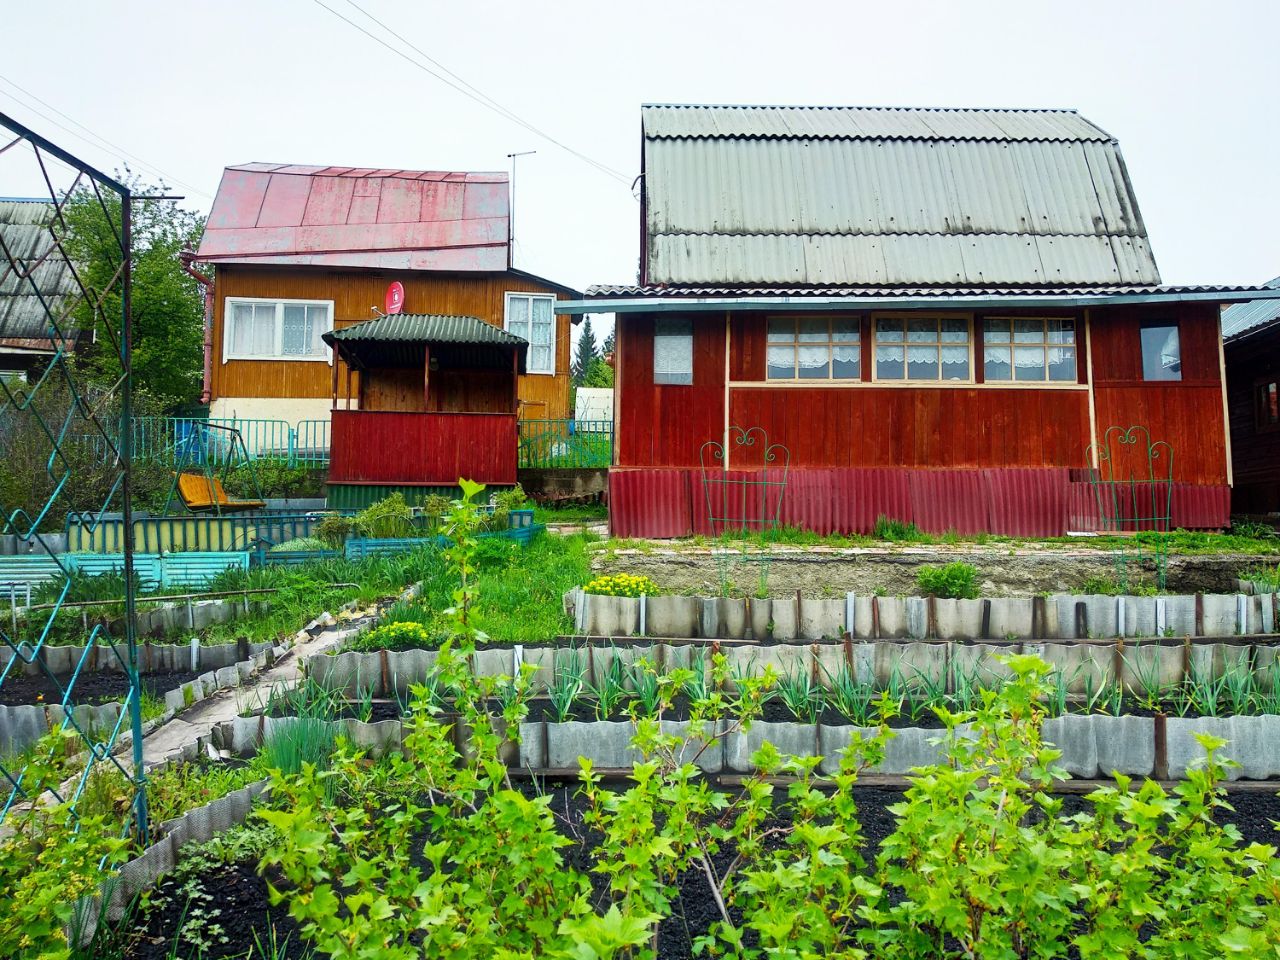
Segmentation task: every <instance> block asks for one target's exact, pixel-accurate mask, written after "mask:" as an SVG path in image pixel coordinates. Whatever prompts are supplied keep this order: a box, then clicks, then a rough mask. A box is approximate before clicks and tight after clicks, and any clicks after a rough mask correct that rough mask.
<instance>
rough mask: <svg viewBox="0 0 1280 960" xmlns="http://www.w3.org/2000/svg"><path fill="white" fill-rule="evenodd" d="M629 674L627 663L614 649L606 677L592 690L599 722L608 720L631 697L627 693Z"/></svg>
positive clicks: (605, 672)
mask: <svg viewBox="0 0 1280 960" xmlns="http://www.w3.org/2000/svg"><path fill="white" fill-rule="evenodd" d="M628 673H629V671H628V669H627V664H626V662H625V661H624V660H623V659H622V655H621V654H620V653H618V650H617V648H614V650H613V656H612V657H610V658H609V666H607V667H606V668H605V671H604V676H603V677H601V678H600V682H599V683H596V684H592V685H591V688H590V691H591V697H592V699H593V700H595V702H596V719H597V720H608V719H609V718H610V717H611V716H613V715H614V714H615V713H616V712H617V711H618V708H619V707H621V706H622V704H623V703H624V702H625V701H626V699H627V697H628V696H629V695H630V694H629V693H628V691H627V675H628Z"/></svg>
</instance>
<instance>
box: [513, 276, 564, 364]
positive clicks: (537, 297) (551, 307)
mask: <svg viewBox="0 0 1280 960" xmlns="http://www.w3.org/2000/svg"><path fill="white" fill-rule="evenodd" d="M555 302H556V298H555V297H553V296H544V295H542V294H529V293H508V294H507V333H514V334H515V335H516V336H517V337H524V339H526V340H528V341H529V355H528V357H527V358H526V360H525V369H526V370H527V371H528V372H529V373H555V372H556V315H555Z"/></svg>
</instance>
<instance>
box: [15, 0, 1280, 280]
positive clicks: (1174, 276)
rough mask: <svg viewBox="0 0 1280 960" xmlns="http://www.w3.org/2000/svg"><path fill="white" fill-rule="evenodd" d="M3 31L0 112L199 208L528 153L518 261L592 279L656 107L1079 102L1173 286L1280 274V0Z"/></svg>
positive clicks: (746, 6)
mask: <svg viewBox="0 0 1280 960" xmlns="http://www.w3.org/2000/svg"><path fill="white" fill-rule="evenodd" d="M321 2H323V3H324V4H327V5H328V6H329V7H332V8H333V10H334V11H337V12H338V13H341V14H342V15H343V16H345V17H348V18H349V19H350V20H351V21H353V22H354V23H356V24H359V25H360V26H361V27H364V28H365V29H367V30H369V31H370V32H371V33H373V34H375V35H377V36H381V37H383V38H384V39H386V40H387V42H388V43H390V44H391V45H393V46H395V47H397V48H398V49H401V50H403V51H404V52H405V53H406V54H407V55H408V56H409V57H411V58H413V59H414V60H417V61H419V62H421V63H423V64H424V65H426V66H428V67H430V69H432V70H434V71H436V72H437V73H441V72H442V71H441V70H440V68H439V67H437V66H434V65H432V64H430V63H429V62H427V61H426V60H425V59H424V58H423V56H422V54H420V53H417V52H414V51H413V50H411V49H409V48H408V47H407V46H404V44H403V43H401V42H400V41H404V42H407V43H410V44H413V45H414V46H416V47H418V48H419V49H420V50H421V51H422V52H423V53H425V54H426V55H428V56H429V57H431V58H434V59H435V60H436V61H438V63H439V64H442V65H443V66H444V67H445V68H447V69H448V70H449V71H452V72H453V73H454V74H456V75H457V76H458V77H460V78H462V80H463V81H465V83H467V84H470V85H471V86H472V87H474V88H476V89H478V90H479V91H481V92H482V93H483V94H484V95H487V96H488V97H490V98H492V99H493V100H496V101H498V102H499V103H500V104H502V106H503V107H505V108H507V109H509V110H510V111H511V112H513V113H515V114H516V115H518V116H519V117H521V118H522V119H523V120H525V121H526V122H527V123H529V124H530V125H532V126H534V127H537V128H538V129H540V130H542V131H545V132H546V133H547V134H549V135H550V136H551V137H554V138H555V139H556V140H559V141H560V142H561V143H563V144H565V145H567V146H568V147H570V148H572V149H573V150H575V151H578V152H580V153H581V154H585V155H586V156H588V157H590V158H591V159H592V160H593V161H594V162H595V163H597V164H600V165H603V166H605V167H608V168H610V169H612V170H613V171H616V172H617V174H618V176H616V177H615V176H611V175H609V174H607V173H604V172H602V171H601V170H600V169H598V168H597V167H596V166H593V165H592V164H589V163H587V162H585V161H583V160H582V159H579V158H578V157H576V156H574V155H573V154H571V153H569V152H567V151H566V150H565V149H562V148H561V147H558V146H556V145H555V144H554V143H552V142H550V141H549V140H547V139H545V138H543V137H541V136H539V135H538V134H536V133H534V132H532V131H530V130H528V129H525V128H523V127H521V126H520V125H519V124H517V123H516V122H514V121H512V120H510V119H507V118H504V117H502V116H499V115H498V114H496V113H494V112H492V111H491V110H489V109H486V108H485V107H482V106H480V105H478V104H477V103H476V102H475V101H474V100H472V99H468V98H467V97H465V96H463V95H462V94H460V93H459V92H457V91H456V90H454V89H450V87H448V86H446V85H445V84H444V83H442V82H441V81H440V80H438V79H436V78H435V77H432V76H430V75H429V74H428V73H426V72H424V71H423V70H421V69H418V68H417V67H415V66H413V65H412V64H411V63H409V62H407V61H406V60H405V59H402V58H401V57H399V56H397V55H396V54H394V53H392V52H390V51H389V50H388V49H387V48H386V47H384V46H381V45H380V44H379V43H377V42H376V41H375V40H373V39H371V38H370V37H368V36H365V35H364V34H362V33H360V32H359V31H358V30H357V29H356V28H355V27H354V26H352V25H351V24H348V23H345V22H343V21H342V20H340V19H338V17H336V16H335V15H334V14H333V13H331V12H329V11H327V10H326V9H324V8H323V7H322V6H321ZM356 4H359V6H356ZM362 9H363V10H365V11H368V12H369V13H371V14H373V15H374V16H375V17H377V18H378V19H379V20H382V21H383V22H384V23H385V24H386V25H387V26H389V27H390V28H392V30H393V34H390V35H389V34H387V33H385V32H384V31H383V30H382V28H381V27H379V26H378V25H377V24H376V23H374V22H373V21H372V20H370V19H368V18H366V17H365V16H364V14H363V13H362V12H361V10H362ZM0 29H2V32H3V34H4V37H5V43H4V51H5V53H4V57H3V59H2V60H0V110H2V111H3V112H5V113H9V114H10V115H12V116H14V117H16V118H17V119H19V120H22V121H23V122H26V123H27V124H28V125H30V126H31V127H33V128H34V129H36V130H37V131H38V132H41V133H43V134H45V135H47V136H48V137H49V138H50V139H53V140H55V141H57V142H59V143H61V144H64V145H65V146H66V147H67V148H68V149H70V150H71V151H72V152H73V153H77V154H79V155H80V156H82V157H83V158H84V159H86V160H88V161H90V162H93V163H96V164H99V165H101V166H102V167H104V168H106V169H113V168H116V167H118V166H119V165H120V164H121V163H122V162H124V161H125V160H128V159H129V158H127V157H122V156H121V155H120V152H119V151H118V150H116V149H111V148H104V147H103V145H102V144H101V143H100V142H94V140H93V138H92V137H91V136H89V135H88V134H84V132H83V131H82V130H81V129H80V128H79V127H77V126H76V125H75V124H74V123H73V122H71V121H72V120H73V121H75V122H76V123H79V124H83V125H84V126H85V127H87V128H88V129H89V130H91V131H93V133H94V134H96V135H97V136H98V137H101V138H105V139H106V140H109V141H111V142H112V143H114V144H117V145H119V147H122V148H123V149H124V150H126V151H128V153H130V154H133V155H134V156H136V157H139V158H141V159H142V160H144V161H146V163H147V164H148V165H149V166H147V167H143V166H141V165H139V164H137V163H136V162H133V161H130V162H131V163H133V165H134V166H135V168H136V169H138V170H139V172H142V173H144V174H148V175H151V176H154V175H155V170H157V169H158V170H160V171H163V172H164V173H165V174H166V175H167V176H168V178H169V181H170V185H171V186H172V187H173V188H174V189H175V190H177V191H180V192H183V193H185V194H186V195H187V201H186V202H187V203H188V205H190V206H193V207H197V208H200V209H203V210H207V209H208V204H209V202H210V200H211V198H212V194H213V193H214V191H215V189H216V187H217V184H218V179H219V176H220V174H221V170H222V168H223V167H224V166H226V165H229V164H236V163H245V162H248V161H281V162H292V163H308V164H343V165H353V166H368V167H406V168H422V169H450V170H504V169H508V164H509V161H508V159H507V156H506V155H507V154H508V153H512V152H516V151H525V150H536V151H537V153H536V154H534V155H533V156H528V157H522V158H520V160H519V167H518V170H517V177H516V242H517V247H516V253H515V257H516V265H517V266H519V267H522V268H524V269H526V270H530V271H532V272H534V273H539V274H543V275H545V276H547V277H550V278H552V279H555V280H558V281H560V282H563V283H567V284H570V285H575V286H578V287H580V288H581V287H585V286H586V285H588V284H592V283H629V282H634V281H635V278H636V264H637V256H638V239H639V223H638V217H639V206H638V204H637V202H636V201H635V199H634V197H633V194H632V190H631V181H632V180H633V178H634V177H635V175H636V174H637V172H638V168H639V153H640V143H639V132H640V113H639V107H640V104H641V103H644V102H687V103H712V102H720V103H800V104H859V105H877V106H879V105H890V106H903V105H909V106H954V107H961V106H966V107H968V106H979V107H989V106H1004V107H1009V106H1018V107H1075V108H1077V109H1079V110H1080V111H1081V112H1082V113H1083V114H1084V115H1085V116H1086V117H1088V118H1089V119H1090V120H1092V121H1093V122H1095V123H1097V124H1098V125H1099V126H1101V127H1103V128H1104V129H1106V130H1107V131H1109V132H1110V133H1111V134H1112V135H1113V136H1115V137H1117V138H1118V139H1119V141H1120V144H1121V147H1122V148H1123V151H1124V156H1125V159H1126V161H1127V163H1128V167H1129V173H1130V176H1131V178H1132V180H1133V184H1134V188H1135V190H1136V191H1137V195H1138V200H1139V203H1140V205H1141V208H1142V213H1143V216H1144V218H1145V220H1146V224H1147V229H1148V231H1149V233H1150V236H1151V241H1152V246H1153V248H1154V251H1155V255H1156V259H1157V262H1158V263H1159V265H1160V269H1161V273H1162V276H1163V279H1164V281H1165V282H1166V283H1257V282H1261V281H1265V280H1267V279H1269V278H1271V277H1274V276H1276V275H1277V274H1280V230H1278V229H1277V225H1280V184H1278V180H1280V96H1277V93H1278V90H1277V87H1278V86H1280V68H1278V67H1277V47H1276V42H1277V38H1278V37H1280V2H1276V0H1247V2H1246V0H1238V2H1236V0H1217V2H1214V3H1204V2H1198V3H1191V2H1182V0H1163V2H1155V0H1151V2H1124V0H1107V2H1094V0H1075V2H1072V3H1069V4H1068V3H1039V2H1034V0H1016V2H999V3H996V2H992V3H981V2H973V3H959V2H957V3H947V2H940V0H939V2H903V0H889V2H884V0H881V2H877V3H858V2H846V3H825V4H816V3H814V4H806V3H797V2H791V3H777V2H771V3H760V2H737V3H697V2H692V0H685V2H659V0H650V2H646V3H636V4H630V3H616V2H614V3H609V2H599V0H597V2H594V3H577V2H572V3H571V2H528V0H526V2H520V3H506V2H501V0H496V2H489V3H484V4H480V3H459V2H453V3H448V4H443V3H435V2H408V0H354V2H353V0H219V2H191V0H186V2H175V0H164V2H157V0H148V2H128V3H125V2H120V0H116V2H91V3H90V2H75V3H72V2H59V0H45V2H42V3H31V2H19V0H0ZM397 38H399V39H397ZM454 82H457V81H454ZM14 84H16V85H17V87H21V88H23V89H24V90H26V91H29V93H23V92H21V91H20V90H19V89H17V88H16V87H15V86H14ZM32 95H34V96H35V97H38V98H39V99H40V100H43V101H45V102H46V104H47V105H45V104H41V103H39V102H37V101H36V100H34V99H33V97H32ZM55 111H61V113H62V114H65V115H66V116H62V115H60V114H59V113H57V112H55ZM41 114H44V115H45V116H41ZM67 117H69V118H71V120H68V119H67ZM59 124H61V125H62V126H64V127H68V128H70V131H69V130H67V129H62V128H61V127H60V126H59ZM71 131H74V132H75V133H76V134H83V136H84V137H89V139H88V140H86V139H83V138H82V137H81V136H76V135H73V133H72V132H71ZM6 169H7V168H5V167H0V178H3V177H4V176H5V171H6ZM38 186H39V185H38V184H37V183H34V182H26V183H23V182H16V181H15V180H14V179H13V178H12V177H10V178H9V179H7V180H3V179H0V195H23V194H26V193H30V192H35V191H36V189H37V188H38Z"/></svg>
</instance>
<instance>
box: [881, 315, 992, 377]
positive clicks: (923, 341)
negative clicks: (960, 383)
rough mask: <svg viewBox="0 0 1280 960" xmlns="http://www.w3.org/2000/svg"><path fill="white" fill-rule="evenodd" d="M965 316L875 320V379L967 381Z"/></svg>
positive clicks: (967, 329) (967, 325)
mask: <svg viewBox="0 0 1280 960" xmlns="http://www.w3.org/2000/svg"><path fill="white" fill-rule="evenodd" d="M969 346H970V344H969V320H968V318H966V317H907V316H895V317H877V318H876V323H875V348H876V350H875V356H876V376H875V378H876V379H877V380H924V381H928V380H966V381H967V380H969V379H971V378H970V375H969Z"/></svg>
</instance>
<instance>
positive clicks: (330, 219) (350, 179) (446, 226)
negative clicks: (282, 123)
mask: <svg viewBox="0 0 1280 960" xmlns="http://www.w3.org/2000/svg"><path fill="white" fill-rule="evenodd" d="M508 227H509V208H508V197H507V175H506V174H505V173H457V172H448V171H432V170H375V169H369V168H352V167H310V166H299V165H296V164H267V163H250V164H244V165H241V166H237V167H227V168H226V170H224V171H223V174H222V182H221V183H220V184H219V186H218V194H217V196H216V197H215V198H214V201H213V208H212V210H210V212H209V219H208V221H207V223H206V224H205V231H204V236H203V238H202V239H201V241H200V249H199V251H198V252H197V259H200V260H205V261H212V262H222V263H265V264H291V265H303V264H309V265H322V266H339V267H369V268H375V269H398V270H441V271H451V272H455V271H456V272H497V271H502V270H506V269H507V240H508Z"/></svg>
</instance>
